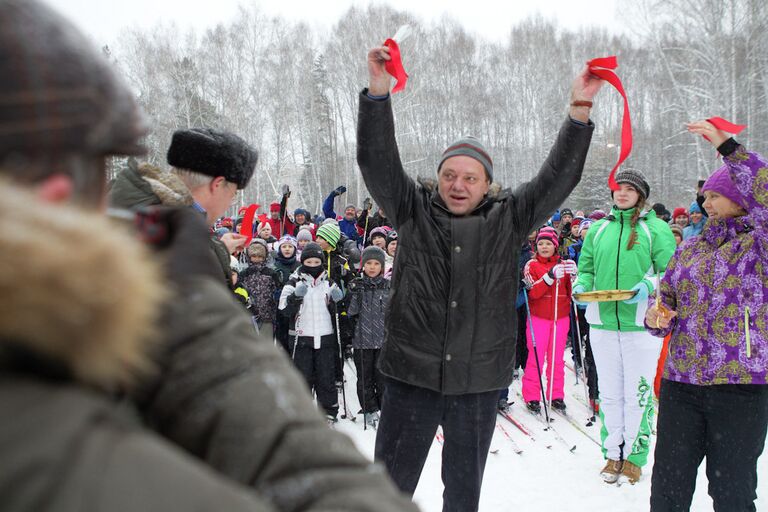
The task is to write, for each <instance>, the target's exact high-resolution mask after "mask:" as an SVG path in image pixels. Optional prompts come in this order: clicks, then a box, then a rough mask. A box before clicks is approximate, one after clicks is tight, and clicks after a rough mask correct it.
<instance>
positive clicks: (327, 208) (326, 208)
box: [323, 190, 336, 219]
mask: <svg viewBox="0 0 768 512" xmlns="http://www.w3.org/2000/svg"><path fill="white" fill-rule="evenodd" d="M334 192H335V190H331V193H330V194H328V197H326V198H325V201H323V215H325V218H326V219H335V218H336V212H334V211H333V201H334V199H336V195H335V194H334Z"/></svg>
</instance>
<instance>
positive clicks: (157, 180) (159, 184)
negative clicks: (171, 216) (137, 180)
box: [136, 163, 194, 206]
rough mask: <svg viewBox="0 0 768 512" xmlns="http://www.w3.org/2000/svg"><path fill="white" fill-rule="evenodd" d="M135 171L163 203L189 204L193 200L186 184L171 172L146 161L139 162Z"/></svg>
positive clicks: (167, 204)
mask: <svg viewBox="0 0 768 512" xmlns="http://www.w3.org/2000/svg"><path fill="white" fill-rule="evenodd" d="M136 172H137V174H138V175H139V176H140V177H141V178H142V179H143V180H144V181H146V182H147V183H148V184H149V186H150V187H152V192H154V194H155V195H156V196H157V197H158V199H160V202H161V203H162V204H163V205H165V206H190V205H191V204H192V203H193V202H194V199H193V198H192V194H191V193H190V192H189V189H188V188H187V186H186V185H185V184H184V182H183V181H181V179H179V177H178V176H176V174H174V173H173V172H170V171H165V170H163V169H161V168H160V167H156V166H154V165H152V164H148V163H143V164H140V165H139V166H138V167H137V168H136Z"/></svg>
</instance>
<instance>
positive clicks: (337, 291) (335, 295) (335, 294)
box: [331, 283, 344, 302]
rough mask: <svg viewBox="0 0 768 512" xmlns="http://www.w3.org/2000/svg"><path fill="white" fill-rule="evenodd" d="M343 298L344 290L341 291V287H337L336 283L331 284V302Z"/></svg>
mask: <svg viewBox="0 0 768 512" xmlns="http://www.w3.org/2000/svg"><path fill="white" fill-rule="evenodd" d="M343 298H344V292H342V291H341V288H339V287H338V286H337V285H336V283H333V286H331V300H332V301H333V302H339V301H340V300H341V299H343Z"/></svg>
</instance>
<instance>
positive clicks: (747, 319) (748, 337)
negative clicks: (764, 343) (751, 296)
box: [744, 306, 752, 357]
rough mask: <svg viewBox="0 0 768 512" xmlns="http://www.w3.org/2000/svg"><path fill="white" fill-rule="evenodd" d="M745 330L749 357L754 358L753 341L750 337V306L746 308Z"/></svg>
mask: <svg viewBox="0 0 768 512" xmlns="http://www.w3.org/2000/svg"><path fill="white" fill-rule="evenodd" d="M744 329H745V331H746V332H745V334H746V337H747V357H752V340H751V339H750V336H749V306H745V307H744Z"/></svg>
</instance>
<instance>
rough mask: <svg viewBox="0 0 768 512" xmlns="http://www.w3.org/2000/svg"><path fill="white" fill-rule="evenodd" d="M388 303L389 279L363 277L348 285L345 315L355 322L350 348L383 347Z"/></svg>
mask: <svg viewBox="0 0 768 512" xmlns="http://www.w3.org/2000/svg"><path fill="white" fill-rule="evenodd" d="M388 303H389V279H385V278H384V277H383V276H378V277H374V278H373V279H371V278H370V277H368V276H366V275H363V276H360V277H357V278H355V279H353V280H352V282H351V283H349V305H348V306H347V315H349V316H350V317H351V318H353V319H354V320H355V335H354V338H352V348H356V349H361V348H362V349H377V348H381V347H382V345H384V312H385V310H386V308H387V304H388Z"/></svg>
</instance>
